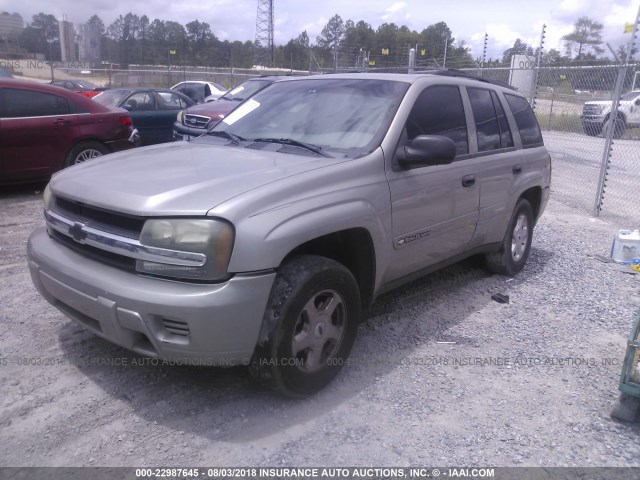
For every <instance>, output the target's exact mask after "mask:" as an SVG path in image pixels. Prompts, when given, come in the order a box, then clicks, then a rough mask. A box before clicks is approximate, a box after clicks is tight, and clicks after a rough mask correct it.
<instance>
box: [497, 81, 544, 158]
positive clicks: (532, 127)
mask: <svg viewBox="0 0 640 480" xmlns="http://www.w3.org/2000/svg"><path fill="white" fill-rule="evenodd" d="M504 97H505V98H506V99H507V103H508V104H509V108H510V109H511V112H512V113H513V116H514V117H515V119H516V125H517V126H518V130H519V131H520V138H521V139H522V146H523V147H536V146H539V145H543V141H542V134H541V133H540V126H539V125H538V120H536V116H535V114H534V113H533V110H531V107H530V106H529V102H527V101H526V100H525V99H524V98H522V97H518V96H516V95H510V94H508V93H507V94H505V96H504Z"/></svg>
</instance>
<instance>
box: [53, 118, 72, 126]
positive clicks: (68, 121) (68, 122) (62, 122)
mask: <svg viewBox="0 0 640 480" xmlns="http://www.w3.org/2000/svg"><path fill="white" fill-rule="evenodd" d="M53 123H55V124H56V125H69V124H70V123H71V120H65V119H64V118H58V119H57V120H56V121H54V122H53Z"/></svg>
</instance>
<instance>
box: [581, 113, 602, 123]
mask: <svg viewBox="0 0 640 480" xmlns="http://www.w3.org/2000/svg"><path fill="white" fill-rule="evenodd" d="M604 119H605V115H580V120H582V123H583V124H590V125H591V124H600V125H602V124H603V123H604Z"/></svg>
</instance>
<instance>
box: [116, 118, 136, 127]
mask: <svg viewBox="0 0 640 480" xmlns="http://www.w3.org/2000/svg"><path fill="white" fill-rule="evenodd" d="M118 121H119V122H120V124H122V125H123V126H125V127H133V122H132V121H131V117H120V118H118Z"/></svg>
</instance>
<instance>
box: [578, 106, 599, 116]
mask: <svg viewBox="0 0 640 480" xmlns="http://www.w3.org/2000/svg"><path fill="white" fill-rule="evenodd" d="M600 109H601V107H600V106H599V105H585V106H584V107H582V114H583V115H600V112H601V110H600Z"/></svg>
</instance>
